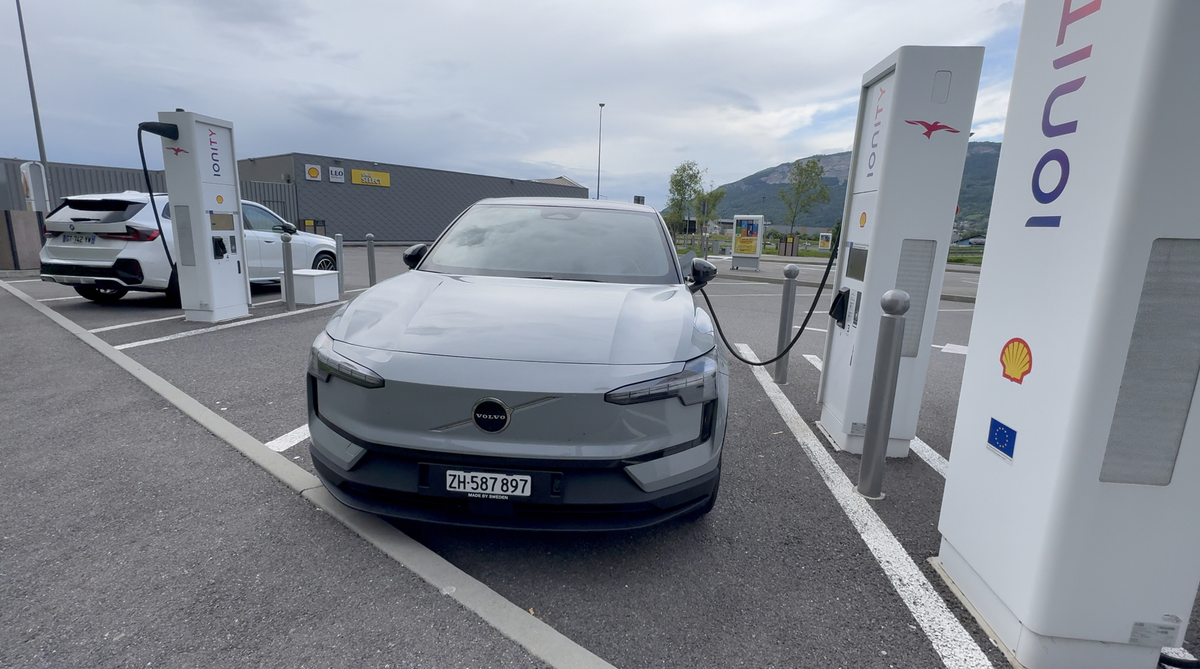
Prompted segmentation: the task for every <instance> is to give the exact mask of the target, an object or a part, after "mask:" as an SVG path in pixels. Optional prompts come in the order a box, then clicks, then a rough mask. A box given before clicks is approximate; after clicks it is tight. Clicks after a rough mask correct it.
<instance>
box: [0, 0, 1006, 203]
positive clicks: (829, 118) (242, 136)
mask: <svg viewBox="0 0 1200 669" xmlns="http://www.w3.org/2000/svg"><path fill="white" fill-rule="evenodd" d="M22 9H23V12H24V18H25V31H26V35H27V37H28V40H29V49H30V58H31V60H32V63H33V70H34V77H35V84H36V86H37V94H38V106H39V108H40V112H41V117H42V129H43V133H44V135H45V142H46V153H47V157H48V158H49V160H51V161H55V162H71V163H83V164H94V165H111V166H123V167H134V166H137V165H138V164H139V163H138V154H137V141H136V135H135V133H136V127H137V124H138V122H139V121H145V120H153V119H154V118H156V113H157V112H158V111H160V110H173V109H175V108H176V107H183V108H186V109H188V110H190V111H197V112H200V113H204V114H208V115H210V116H216V117H220V118H224V119H228V120H230V121H232V122H233V123H234V127H235V129H236V132H237V150H238V155H239V157H251V156H266V155H274V154H280V153H289V152H293V151H296V152H308V153H317V154H324V155H332V156H340V157H345V158H356V159H364V160H373V161H378V162H387V163H397V164H402V165H413V166H418V167H430V168H438V169H446V170H454V171H461V172H471V173H477V174H489V175H496V176H505V177H516V178H543V177H555V176H559V175H565V176H568V177H570V178H572V179H574V180H576V181H578V182H579V183H581V184H583V185H585V186H587V187H588V188H589V189H592V195H593V196H594V194H595V188H596V161H597V132H598V130H599V123H600V117H599V112H600V108H599V103H601V102H603V103H605V107H604V117H603V147H602V155H601V158H602V161H601V165H602V174H601V184H600V192H601V195H602V196H603V197H605V198H608V199H614V200H631V199H632V197H633V196H634V195H645V196H646V203H647V204H650V205H653V206H655V207H659V208H661V207H662V206H663V205H664V203H665V200H666V190H667V177H668V176H669V174H670V173H671V170H672V169H674V168H675V166H676V165H678V164H679V163H681V162H683V161H685V160H695V161H697V162H698V163H699V164H700V166H701V167H704V168H706V169H707V179H709V180H711V181H712V182H713V183H714V184H722V183H726V182H730V181H734V180H736V179H740V178H741V177H744V176H746V175H748V174H751V173H753V172H756V171H758V170H761V169H764V168H766V167H771V166H774V165H777V164H779V163H781V162H784V161H790V160H795V159H797V158H800V157H804V156H809V155H812V154H816V153H828V152H834V151H843V150H847V149H849V148H850V144H851V142H852V139H853V133H854V117H855V114H856V112H857V101H858V89H859V86H860V83H861V79H862V73H863V72H864V71H866V70H867V69H869V68H870V67H872V66H873V65H874V64H875V63H877V62H878V61H880V60H881V59H883V58H884V57H885V56H887V55H888V54H889V53H891V52H892V51H894V50H895V49H896V48H897V47H899V46H901V45H905V44H927V45H983V46H986V47H987V52H986V57H985V61H984V71H983V80H982V82H981V84H980V95H979V101H978V104H977V106H976V111H975V123H974V128H973V130H974V132H975V133H976V134H975V137H974V139H976V140H981V139H986V140H999V139H1001V136H1002V133H1003V130H1004V114H1005V111H1006V107H1007V104H1008V89H1009V85H1010V81H1011V77H1012V65H1013V57H1014V55H1015V51H1016V42H1017V35H1018V29H1019V25H1020V19H1021V12H1022V9H1023V2H1021V1H1019V0H1016V1H1013V0H756V1H755V2H719V1H710V0H637V1H631V0H606V1H605V2H571V1H570V0H567V1H565V2H564V1H561V0H560V1H557V2H551V1H549V0H508V1H500V0H491V1H483V0H438V1H430V0H426V1H424V2H412V1H408V0H390V1H384V0H354V1H353V2H351V1H347V0H341V1H337V2H330V1H329V0H323V1H318V0H288V1H287V2H284V1H282V0H102V1H98V0H23V2H22ZM0 90H2V91H4V92H5V95H4V98H3V99H4V102H5V104H3V105H0V156H3V157H18V158H26V159H36V158H37V155H38V151H37V140H36V136H35V134H34V128H33V114H32V111H31V109H30V105H29V99H28V95H27V91H28V87H27V83H26V78H25V67H24V59H23V57H22V54H21V42H20V33H19V31H18V27H17V12H16V7H15V3H14V2H11V1H9V2H0ZM155 146H157V144H155ZM151 154H152V155H150V156H149V159H150V160H151V165H152V166H158V167H161V163H162V159H161V155H159V152H158V151H153V152H151Z"/></svg>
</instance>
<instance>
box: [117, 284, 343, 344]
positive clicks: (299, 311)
mask: <svg viewBox="0 0 1200 669" xmlns="http://www.w3.org/2000/svg"><path fill="white" fill-rule="evenodd" d="M347 292H348V291H347ZM345 303H346V300H341V301H338V302H329V303H328V304H320V305H317V306H315V307H309V308H307V309H297V310H296V311H285V312H283V313H281V314H272V315H270V316H263V317H261V318H251V319H250V320H246V321H238V322H236V323H224V324H221V325H216V326H213V327H211V328H201V329H199V330H188V331H187V332H178V333H176V334H173V335H167V336H166V337H156V338H154V339H145V340H143V341H135V342H130V343H128V344H121V345H120V346H114V347H113V348H115V349H117V350H118V351H124V350H125V349H128V348H137V347H139V346H146V345H148V344H159V343H162V342H164V341H173V340H175V339H183V338H184V337H194V336H196V335H201V334H208V333H209V332H216V331H217V330H228V329H229V328H236V327H240V326H242V325H250V324H251V323H261V322H263V321H272V320H275V319H276V318H285V317H287V316H298V315H300V314H306V313H308V312H310V311H318V310H320V309H328V308H330V307H336V306H339V305H342V304H345Z"/></svg>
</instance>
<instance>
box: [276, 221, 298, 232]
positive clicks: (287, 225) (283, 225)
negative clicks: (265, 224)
mask: <svg viewBox="0 0 1200 669" xmlns="http://www.w3.org/2000/svg"><path fill="white" fill-rule="evenodd" d="M275 227H277V228H283V231H284V232H286V233H288V234H289V235H294V234H296V226H294V225H292V224H291V223H287V222H284V223H280V224H279V225H277V226H275Z"/></svg>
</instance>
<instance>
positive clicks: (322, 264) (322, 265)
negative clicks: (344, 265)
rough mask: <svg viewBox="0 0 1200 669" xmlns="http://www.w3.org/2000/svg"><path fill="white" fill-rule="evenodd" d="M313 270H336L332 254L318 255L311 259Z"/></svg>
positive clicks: (335, 262) (335, 261)
mask: <svg viewBox="0 0 1200 669" xmlns="http://www.w3.org/2000/svg"><path fill="white" fill-rule="evenodd" d="M313 269H320V270H326V271H332V270H335V269H337V258H334V257H333V254H332V253H318V254H317V257H316V258H314V259H313Z"/></svg>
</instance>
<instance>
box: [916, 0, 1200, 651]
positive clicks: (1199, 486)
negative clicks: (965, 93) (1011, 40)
mask: <svg viewBox="0 0 1200 669" xmlns="http://www.w3.org/2000/svg"><path fill="white" fill-rule="evenodd" d="M1198 25H1200V2H1194V1H1193V0H1142V1H1141V2H1104V3H1103V5H1101V1H1100V0H1092V1H1091V2H1083V1H1082V0H1074V1H1073V2H1072V1H1071V0H1066V1H1064V0H1026V3H1025V16H1024V22H1023V24H1022V27H1021V39H1020V45H1019V47H1018V50H1017V57H1016V66H1015V71H1014V74H1013V84H1012V94H1011V97H1010V99H1009V108H1008V120H1007V125H1006V129H1005V133H1004V151H1003V154H1002V156H1001V158H1000V166H999V173H998V175H997V178H996V192H995V198H994V200H993V205H992V215H991V221H990V224H989V234H988V243H987V260H986V262H985V263H984V267H983V272H982V274H981V276H980V283H979V293H978V300H977V302H976V310H975V316H974V321H973V323H972V328H971V342H970V352H969V354H968V356H967V361H966V370H965V373H964V377H963V384H962V395H961V398H960V400H959V405H958V418H957V422H956V424H955V430H954V441H953V450H952V452H951V457H950V468H949V472H948V477H947V481H946V488H945V493H944V498H943V501H942V515H941V520H940V523H939V529H940V530H941V533H942V545H941V552H940V560H941V564H942V567H943V569H944V571H945V573H946V574H947V575H948V576H949V578H950V579H951V580H952V581H953V582H954V584H955V585H957V587H958V588H959V590H960V591H961V592H962V593H963V594H964V595H965V597H966V598H967V600H968V601H970V602H971V604H972V605H973V607H974V608H975V609H976V611H977V612H978V614H979V615H980V616H981V617H982V618H983V619H985V620H986V621H987V623H988V624H989V625H990V626H991V627H992V629H993V630H994V631H995V633H996V635H998V637H999V639H1000V640H1001V641H1002V642H1003V643H1004V644H1005V645H1006V646H1007V647H1008V648H1009V649H1010V650H1011V651H1012V653H1013V654H1014V655H1015V657H1016V659H1017V661H1018V662H1020V663H1021V664H1023V665H1024V666H1025V667H1027V668H1028V669H1042V668H1049V667H1055V668H1058V667H1087V668H1088V669H1105V668H1113V669H1116V668H1118V667H1119V668H1121V669H1139V668H1141V669H1151V668H1152V667H1155V666H1156V664H1157V660H1158V657H1159V652H1160V649H1161V648H1163V647H1175V646H1179V645H1180V644H1181V643H1182V640H1183V636H1184V632H1185V630H1186V627H1187V620H1188V616H1189V614H1190V612H1191V609H1192V604H1193V601H1194V599H1195V597H1196V590H1197V586H1198V585H1200V532H1197V520H1196V518H1197V510H1198V509H1200V409H1198V408H1197V406H1196V402H1197V400H1198V399H1200V396H1197V394H1196V382H1197V375H1198V374H1200V300H1198V299H1197V296H1198V294H1200V224H1198V221H1197V217H1196V213H1195V212H1196V203H1195V196H1196V186H1197V184H1200V163H1198V162H1197V156H1198V155H1200V134H1198V133H1197V132H1196V129H1195V128H1196V109H1198V108H1200V69H1197V67H1196V64H1197V63H1200V40H1197V39H1196V36H1195V27H1196V26H1198ZM1067 246H1069V247H1070V252H1065V248H1066V247H1067ZM1193 418H1195V420H1193Z"/></svg>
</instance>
